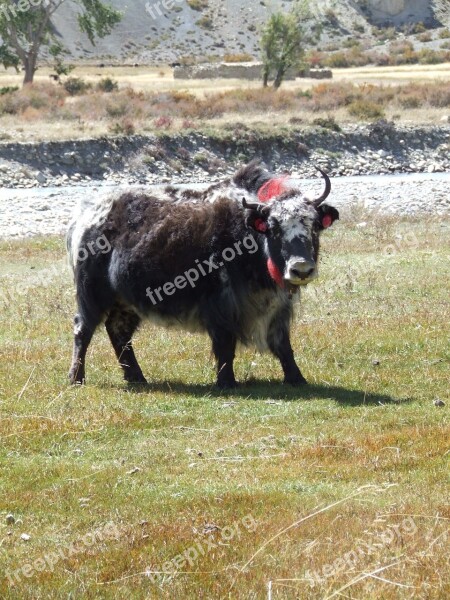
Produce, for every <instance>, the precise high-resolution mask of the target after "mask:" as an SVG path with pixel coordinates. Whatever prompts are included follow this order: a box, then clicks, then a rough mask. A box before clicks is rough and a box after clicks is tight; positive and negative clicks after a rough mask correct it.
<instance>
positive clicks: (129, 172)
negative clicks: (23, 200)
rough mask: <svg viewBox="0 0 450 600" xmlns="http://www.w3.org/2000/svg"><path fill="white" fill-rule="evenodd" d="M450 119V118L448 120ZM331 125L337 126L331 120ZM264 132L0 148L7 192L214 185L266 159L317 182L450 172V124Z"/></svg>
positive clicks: (230, 129) (241, 128)
mask: <svg viewBox="0 0 450 600" xmlns="http://www.w3.org/2000/svg"><path fill="white" fill-rule="evenodd" d="M446 119H447V117H446ZM331 126H335V123H334V122H333V121H331ZM280 129H281V131H280V130H279V129H277V130H276V131H270V130H269V131H259V130H255V129H250V128H248V127H246V126H245V125H244V124H243V123H231V124H229V125H228V126H227V128H226V129H224V130H218V131H215V132H212V133H208V134H206V133H201V132H191V133H180V134H177V133H174V134H172V135H160V136H137V135H134V136H129V137H127V136H121V137H115V138H114V137H108V138H103V139H92V140H79V141H75V142H71V141H68V142H42V143H29V144H27V143H4V144H0V186H2V187H7V188H16V189H17V188H19V189H21V188H24V189H26V188H39V187H60V186H68V185H89V186H91V185H92V184H93V183H94V182H101V183H104V182H106V183H110V184H115V185H116V184H123V183H126V184H145V185H146V184H158V183H168V182H170V183H174V184H178V183H180V184H182V183H186V182H196V183H208V182H214V181H218V180H220V179H222V178H223V177H225V176H227V175H230V174H232V173H234V171H235V170H236V169H238V168H239V167H240V166H241V165H242V164H243V163H244V162H248V161H250V160H252V159H254V158H260V159H262V160H263V161H264V162H265V163H266V164H267V165H268V167H269V168H270V169H271V170H272V171H274V172H283V171H288V172H290V173H292V174H294V176H298V177H303V178H304V177H313V176H314V175H315V168H314V165H318V166H320V167H322V168H323V169H325V170H326V171H327V172H328V173H329V174H330V175H331V176H340V175H346V176H347V175H382V174H389V173H424V172H425V173H435V172H446V171H450V125H449V124H448V123H447V124H443V125H442V126H431V127H414V126H401V127H400V126H396V125H395V124H394V123H393V122H387V121H383V120H382V121H378V122H376V123H373V124H370V125H352V126H347V127H346V128H344V129H342V130H340V131H335V130H333V129H332V128H330V127H321V126H317V127H307V128H295V127H290V128H289V129H288V128H280Z"/></svg>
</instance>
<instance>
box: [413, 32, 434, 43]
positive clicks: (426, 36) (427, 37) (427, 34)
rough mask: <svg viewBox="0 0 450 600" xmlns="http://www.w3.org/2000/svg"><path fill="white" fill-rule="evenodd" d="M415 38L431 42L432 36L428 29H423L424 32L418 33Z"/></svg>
mask: <svg viewBox="0 0 450 600" xmlns="http://www.w3.org/2000/svg"><path fill="white" fill-rule="evenodd" d="M417 39H418V40H419V42H431V40H432V39H433V36H432V35H431V33H430V32H429V31H425V32H424V33H419V35H418V36H417Z"/></svg>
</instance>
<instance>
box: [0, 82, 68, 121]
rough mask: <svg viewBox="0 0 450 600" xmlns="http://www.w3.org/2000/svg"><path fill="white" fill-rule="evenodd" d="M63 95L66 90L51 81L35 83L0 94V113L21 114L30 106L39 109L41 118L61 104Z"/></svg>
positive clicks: (62, 103)
mask: <svg viewBox="0 0 450 600" xmlns="http://www.w3.org/2000/svg"><path fill="white" fill-rule="evenodd" d="M65 97H66V92H65V91H64V90H63V88H61V87H60V86H54V85H52V84H51V83H47V84H37V83H35V84H33V85H30V86H26V87H24V88H22V89H20V90H16V91H14V90H13V91H10V92H5V93H4V94H3V95H0V114H4V113H6V114H10V115H16V114H22V113H24V112H25V111H26V110H27V109H28V108H29V107H31V108H33V109H36V110H38V111H40V116H41V118H42V116H44V115H46V114H49V113H52V112H55V111H57V110H58V108H59V107H61V106H63V105H64V101H65ZM30 114H31V113H30ZM33 114H34V113H33ZM34 116H36V115H34Z"/></svg>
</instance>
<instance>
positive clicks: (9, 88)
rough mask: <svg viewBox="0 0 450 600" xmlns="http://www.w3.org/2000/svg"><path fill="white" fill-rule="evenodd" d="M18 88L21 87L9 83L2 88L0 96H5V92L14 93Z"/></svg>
mask: <svg viewBox="0 0 450 600" xmlns="http://www.w3.org/2000/svg"><path fill="white" fill-rule="evenodd" d="M18 89H19V87H18V86H17V85H14V86H11V85H8V86H6V87H2V88H0V96H4V95H5V94H12V93H13V92H17V90H18Z"/></svg>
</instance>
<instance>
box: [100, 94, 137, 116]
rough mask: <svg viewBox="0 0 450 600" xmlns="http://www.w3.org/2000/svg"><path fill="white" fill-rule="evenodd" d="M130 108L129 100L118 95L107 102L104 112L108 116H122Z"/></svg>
mask: <svg viewBox="0 0 450 600" xmlns="http://www.w3.org/2000/svg"><path fill="white" fill-rule="evenodd" d="M131 108H132V106H131V105H130V102H129V100H128V99H127V98H125V97H123V96H119V97H116V98H114V99H113V100H111V101H110V102H108V103H107V105H106V113H107V114H108V115H109V116H110V117H123V116H125V115H126V114H127V113H128V111H129V109H131Z"/></svg>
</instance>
